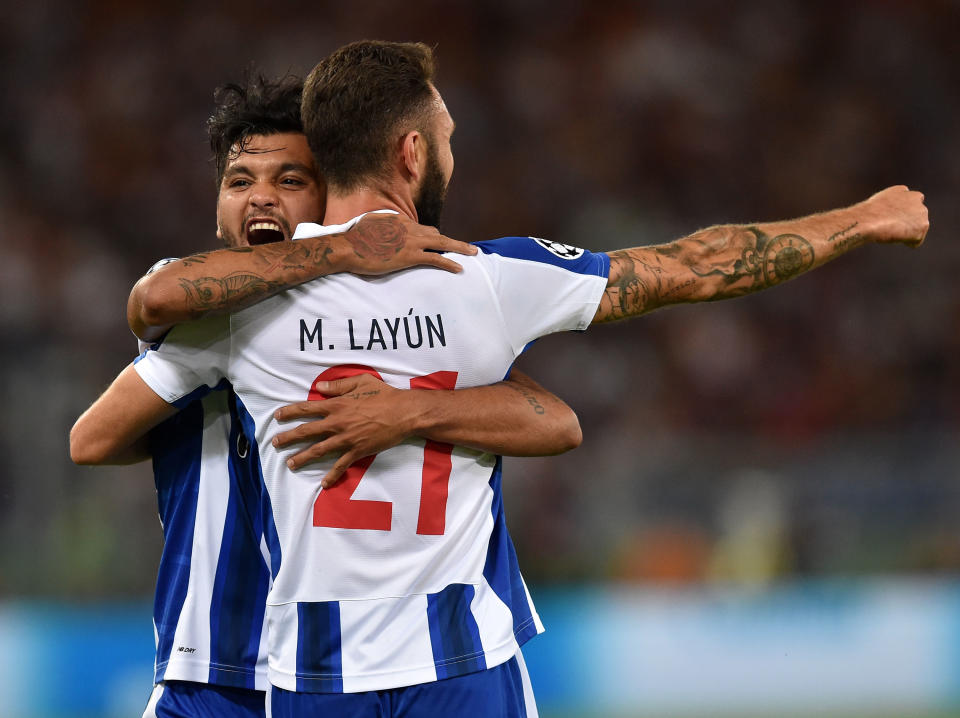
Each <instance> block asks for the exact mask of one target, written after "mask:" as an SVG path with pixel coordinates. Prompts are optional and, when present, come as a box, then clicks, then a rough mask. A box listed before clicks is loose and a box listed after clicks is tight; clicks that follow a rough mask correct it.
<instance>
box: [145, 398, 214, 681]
mask: <svg viewBox="0 0 960 718" xmlns="http://www.w3.org/2000/svg"><path fill="white" fill-rule="evenodd" d="M149 439H150V450H151V453H152V454H153V476H154V482H155V484H156V486H157V504H158V507H159V511H160V522H161V523H162V524H163V534H164V546H163V554H162V555H161V557H160V569H159V571H158V573H157V593H156V596H155V598H154V603H153V620H154V623H155V624H156V627H157V657H156V665H155V676H154V682H157V683H158V682H160V681H161V680H163V672H164V668H165V667H166V665H167V662H168V661H169V660H170V652H171V650H172V648H173V637H174V633H175V631H176V630H177V621H178V620H179V618H180V611H181V609H182V608H183V603H184V600H185V598H186V595H187V585H188V583H189V581H190V563H191V557H192V551H193V531H194V526H195V524H196V516H197V497H198V495H199V491H200V455H201V448H202V441H203V406H202V405H201V404H200V402H196V403H195V404H191V405H190V406H188V407H186V408H185V409H184V410H183V411H181V412H179V413H178V414H176V415H174V416H172V417H171V418H169V419H167V420H166V421H164V422H163V423H161V424H159V425H158V426H156V427H155V428H154V429H153V430H152V431H151V432H150V435H149Z"/></svg>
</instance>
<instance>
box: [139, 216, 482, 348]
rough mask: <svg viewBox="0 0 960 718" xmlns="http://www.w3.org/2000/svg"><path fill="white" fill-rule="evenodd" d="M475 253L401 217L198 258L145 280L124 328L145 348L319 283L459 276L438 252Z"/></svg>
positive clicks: (368, 220)
mask: <svg viewBox="0 0 960 718" xmlns="http://www.w3.org/2000/svg"><path fill="white" fill-rule="evenodd" d="M476 251H477V250H476V248H475V247H473V246H471V245H469V244H466V243H465V242H460V241H457V240H454V239H450V238H449V237H444V236H443V235H441V234H440V233H439V232H437V230H436V229H434V228H432V227H423V226H421V225H419V224H416V223H415V222H413V221H411V220H409V219H407V218H406V217H401V216H399V215H388V214H371V215H368V216H367V217H364V218H363V219H362V220H360V222H358V223H357V224H356V225H355V226H354V227H352V228H351V229H350V230H349V231H347V232H343V233H340V234H332V235H326V236H323V237H312V238H307V239H301V240H297V241H287V242H275V243H273V244H261V245H258V246H256V247H232V248H229V249H218V250H215V251H212V252H201V253H200V254H195V255H192V256H190V257H186V258H185V259H181V260H178V261H176V262H171V263H170V264H167V265H164V266H163V267H161V268H160V269H158V270H157V271H155V272H152V273H150V274H148V275H146V276H144V277H142V278H141V279H140V281H138V282H137V283H136V284H135V285H134V287H133V290H132V291H131V292H130V297H129V299H128V301H127V323H128V324H129V325H130V329H131V330H132V331H133V333H134V334H135V335H136V336H138V337H139V338H140V339H143V340H144V341H155V340H157V339H159V338H160V337H162V336H163V335H164V334H165V333H166V332H167V330H169V329H170V327H171V326H173V325H174V324H180V323H181V322H187V321H191V320H194V319H199V318H201V317H204V316H207V315H208V314H227V313H230V312H235V311H238V310H240V309H244V308H246V307H249V306H252V305H253V304H256V303H257V302H260V301H262V300H264V299H266V298H267V297H271V296H273V295H274V294H277V293H278V292H282V291H284V290H285V289H290V288H291V287H295V286H297V285H299V284H302V283H303V282H307V281H309V280H311V279H316V278H317V277H323V276H326V275H328V274H336V273H338V272H353V273H354V274H365V275H379V274H387V273H389V272H394V271H397V270H399V269H405V268H407V267H412V266H416V265H425V266H431V267H437V268H439V269H443V270H446V271H448V272H459V271H460V265H459V264H457V263H456V262H454V261H453V260H451V259H449V258H447V257H444V256H442V255H441V254H439V252H456V253H458V254H476Z"/></svg>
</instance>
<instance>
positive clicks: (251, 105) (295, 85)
mask: <svg viewBox="0 0 960 718" xmlns="http://www.w3.org/2000/svg"><path fill="white" fill-rule="evenodd" d="M248 77H249V79H248V80H247V81H246V82H245V83H244V84H237V83H233V82H231V83H228V84H226V85H221V86H220V87H218V88H217V89H216V90H214V93H213V99H214V102H215V103H216V107H215V109H214V112H213V115H211V116H210V119H208V120H207V134H208V135H209V137H210V149H211V150H212V151H213V159H214V162H215V163H216V166H217V187H219V186H220V183H221V182H222V181H223V173H224V172H225V171H226V169H227V162H229V161H230V160H231V159H232V158H233V157H236V155H237V154H238V152H237V150H239V152H243V150H244V148H245V147H246V146H247V144H248V143H249V142H250V140H251V139H252V138H253V137H254V136H255V135H276V134H280V133H282V132H303V123H302V122H301V120H300V97H301V95H302V94H303V80H302V79H300V78H299V77H296V76H295V75H286V76H284V77H281V78H279V79H277V80H270V79H268V78H266V77H264V76H263V75H261V74H258V73H257V74H255V73H253V72H250V73H249V75H248ZM235 148H236V149H235Z"/></svg>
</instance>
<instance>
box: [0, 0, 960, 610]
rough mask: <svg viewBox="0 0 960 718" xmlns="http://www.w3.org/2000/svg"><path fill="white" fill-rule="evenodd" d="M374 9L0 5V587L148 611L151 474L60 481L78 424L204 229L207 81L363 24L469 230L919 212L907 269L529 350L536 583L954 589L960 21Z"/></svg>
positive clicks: (835, 269) (655, 227) (286, 59)
mask: <svg viewBox="0 0 960 718" xmlns="http://www.w3.org/2000/svg"><path fill="white" fill-rule="evenodd" d="M363 5H364V8H363V9H362V11H361V10H360V9H358V8H357V7H355V4H348V3H341V4H332V3H310V4H302V3H289V4H283V5H281V6H277V5H269V4H268V5H264V4H263V3H255V2H251V1H250V0H240V1H238V2H234V3H231V4H230V5H229V6H226V5H224V6H222V7H213V6H211V7H207V6H204V5H200V6H193V5H187V4H183V5H181V4H179V3H143V4H141V3H136V2H134V3H114V2H86V3H71V2H67V1H66V0H51V1H50V2H46V3H14V4H6V5H4V6H3V8H2V9H0V25H2V26H3V27H4V28H5V30H4V41H3V42H2V43H0V65H2V67H3V68H4V71H3V73H2V74H0V92H2V100H3V109H2V111H0V362H2V372H0V397H2V406H3V411H2V412H0V451H2V456H3V457H4V465H3V467H2V468H0V545H2V547H3V548H2V550H0V597H4V596H34V595H44V596H51V597H75V598H83V599H87V598H99V597H105V596H118V595H120V596H124V595H126V596H141V595H146V594H148V593H149V592H150V591H151V589H152V584H153V581H154V577H155V570H156V564H157V559H158V556H159V545H160V528H159V525H158V522H157V520H156V506H155V495H154V492H153V486H152V480H151V474H150V470H149V467H148V466H147V465H142V466H138V467H123V468H116V469H88V468H79V467H75V466H73V465H72V464H71V463H70V461H69V457H68V451H67V434H68V432H69V428H70V426H71V424H72V422H73V420H74V419H75V418H76V416H77V415H79V413H80V412H81V411H83V409H84V408H86V406H88V405H89V404H90V402H91V401H92V400H93V399H94V398H96V396H97V395H98V393H99V392H100V391H102V390H103V388H105V386H106V384H107V383H108V382H109V380H110V379H111V378H112V377H113V376H114V375H115V374H116V373H117V372H118V371H119V370H120V369H121V368H122V367H123V366H124V365H125V364H126V363H127V362H128V361H129V360H130V359H131V358H132V356H133V355H134V353H135V348H136V347H135V343H134V340H133V338H132V336H131V335H130V333H129V331H128V330H127V328H126V324H125V320H124V310H125V302H126V296H127V292H128V291H129V288H130V286H131V285H132V284H133V282H134V281H135V280H136V279H137V277H138V276H140V274H142V272H143V271H144V270H145V269H146V268H147V267H149V266H150V265H151V264H152V263H153V262H154V261H155V260H157V259H159V258H161V257H167V256H183V255H185V254H188V253H192V252H195V251H199V250H201V249H208V248H211V247H213V246H215V245H216V239H215V236H214V230H215V223H214V202H215V192H216V188H215V186H214V171H213V166H212V164H211V162H210V160H209V150H208V148H207V145H206V138H205V134H204V123H205V120H206V117H207V116H208V115H209V113H210V111H211V109H212V93H213V88H214V87H215V86H216V85H218V84H221V83H223V82H225V81H231V80H238V79H240V78H241V77H242V73H243V71H244V69H245V68H246V67H248V66H249V65H250V63H251V62H255V63H256V64H257V65H258V66H259V67H261V68H262V69H264V70H265V71H266V72H267V73H269V74H273V75H279V74H283V73H286V72H294V73H297V74H304V73H305V72H307V71H309V69H310V68H311V67H312V66H313V64H314V63H315V62H316V61H317V60H318V59H319V58H320V57H322V56H323V55H325V54H327V53H329V52H330V51H332V50H333V49H335V48H336V47H338V46H339V45H341V44H343V43H346V42H349V41H351V40H354V39H360V38H364V37H377V38H384V39H397V40H423V41H425V42H427V43H428V44H430V45H432V46H434V47H435V48H436V54H437V59H438V63H439V76H438V79H437V83H438V87H439V89H440V91H441V93H442V94H443V95H444V98H445V99H446V102H447V105H448V107H449V108H450V111H451V113H452V115H453V117H454V119H455V120H456V122H457V131H456V134H455V136H454V154H455V157H456V162H457V168H456V171H455V173H454V177H453V182H452V184H451V187H450V193H449V196H448V203H447V212H446V215H445V222H444V225H443V230H444V231H445V232H446V233H447V234H450V235H451V236H455V237H457V238H459V239H465V240H479V239H486V238H490V237H495V236H502V235H516V234H521V235H525V234H533V235H536V236H541V237H547V238H550V239H553V240H557V241H561V242H567V243H569V244H573V245H577V246H583V247H587V248H589V249H592V250H604V249H614V248H619V247H628V246H635V245H638V244H653V243H659V242H665V241H669V240H671V239H674V238H677V237H680V236H683V235H685V234H689V233H691V232H693V231H695V230H696V229H699V228H701V227H703V226H706V225H709V224H715V223H721V222H745V221H761V220H773V219H782V218H788V217H792V216H799V215H803V214H808V213H811V212H813V211H817V210H823V209H829V208H833V207H837V206H841V205H846V204H851V203H853V202H856V201H859V200H861V199H863V198H865V197H867V196H868V195H870V194H871V193H872V192H874V191H876V190H879V189H881V188H883V187H885V186H887V185H889V184H900V183H905V184H909V185H910V186H911V187H915V188H917V189H920V190H921V191H924V192H925V193H926V195H927V198H928V205H929V206H930V212H931V231H930V235H929V239H928V242H927V244H926V245H925V246H924V247H923V248H922V249H920V250H917V251H910V250H908V249H906V248H903V247H869V248H865V249H861V250H858V251H856V252H854V253H853V254H852V255H850V256H848V257H844V258H842V259H841V260H839V261H837V262H836V263H834V264H831V265H829V266H827V267H824V268H822V269H820V270H818V271H817V272H815V273H814V274H812V275H810V276H807V277H804V278H802V279H800V280H797V281H796V282H793V283H790V284H788V285H786V286H783V287H779V288H776V289H774V290H772V291H770V292H766V293H763V294H760V295H756V296H752V297H748V298H743V299H738V300H736V301H733V302H725V303H720V304H707V305H699V306H693V307H680V308H673V309H667V310H664V311H661V312H657V313H654V314H652V315H650V316H649V317H645V318H642V319H636V320H632V321H629V322H626V323H622V324H619V325H613V326H604V327H597V328H593V329H591V330H590V331H589V332H587V333H586V334H583V335H565V336H559V337H550V338H547V339H544V340H541V341H540V342H538V343H537V344H536V345H535V346H534V347H533V348H531V349H530V350H529V351H528V353H527V355H526V356H524V357H522V358H521V359H520V361H519V363H518V366H520V367H521V368H523V369H524V370H526V371H527V372H529V373H530V374H532V375H533V376H534V377H535V378H537V379H538V380H540V381H541V382H542V383H543V384H545V385H546V386H547V387H548V388H549V389H551V390H552V391H554V392H556V393H558V394H559V395H560V396H562V397H563V398H564V399H565V400H567V401H568V403H570V405H571V406H573V408H574V409H575V410H576V411H577V413H578V415H579V417H580V420H581V424H582V426H583V430H584V436H585V439H584V443H583V446H582V447H581V448H579V449H577V450H576V451H574V452H573V453H570V454H567V455H564V456H561V457H553V458H546V459H522V460H520V459H517V460H508V461H507V469H506V478H505V482H504V484H505V487H506V489H505V490H506V492H507V499H506V501H507V503H506V509H507V515H508V521H509V525H510V527H511V532H512V534H513V536H514V540H515V542H516V543H517V547H518V552H519V554H520V560H521V565H522V566H523V567H524V568H525V573H526V576H527V579H528V582H530V583H531V584H534V585H536V584H537V583H545V582H566V581H601V580H623V581H648V582H657V581H669V582H683V583H688V582H690V583H698V582H702V581H743V582H748V583H751V584H756V585H764V584H766V583H768V582H770V581H776V580H784V579H790V578H794V577H798V576H830V577H832V576H850V575H871V574H877V573H891V572H912V573H943V572H956V571H960V529H958V519H960V452H958V444H957V439H958V433H960V431H958V430H960V363H958V362H957V361H956V356H957V354H958V349H960V331H958V329H960V286H958V282H957V280H956V270H957V268H960V244H958V242H957V238H956V235H957V233H958V229H960V207H958V203H957V202H956V196H957V193H958V190H960V121H958V120H960V62H958V61H957V51H956V44H955V38H954V33H953V31H952V28H953V27H955V25H956V21H957V19H958V15H960V7H958V6H957V5H956V3H952V2H949V1H948V0H940V1H937V0H921V1H915V2H909V3H907V2H898V1H895V0H886V1H881V0H873V1H870V2H866V1H864V2H856V3H853V2H851V3H839V4H837V3H827V2H812V3H811V2H800V0H775V1H774V2H764V3H757V2H748V1H747V0H737V1H734V2H729V1H725V2H720V1H719V0H718V1H711V0H699V1H698V2H695V3H692V4H689V3H680V4H677V3H668V2H632V1H627V0H613V1H612V2H601V3H596V2H588V1H587V0H494V1H492V2H482V3H477V2H468V1H467V0H455V1H452V2H451V1H449V0H448V1H446V2H440V1H439V0H436V1H433V2H420V3H412V4H407V3H391V2H386V1H385V0H377V1H374V2H370V3H363Z"/></svg>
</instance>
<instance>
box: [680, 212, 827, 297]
mask: <svg viewBox="0 0 960 718" xmlns="http://www.w3.org/2000/svg"><path fill="white" fill-rule="evenodd" d="M706 231H707V232H712V233H714V234H718V233H719V234H720V236H719V237H716V236H715V237H713V238H711V240H710V241H709V243H710V244H712V245H717V244H720V245H721V246H723V245H726V246H725V249H726V250H727V251H719V252H713V253H711V254H709V255H708V256H706V257H704V258H703V259H700V260H699V261H694V262H691V263H690V265H689V266H690V271H692V272H693V273H694V274H696V275H697V276H698V277H709V276H711V275H713V276H719V277H722V278H723V283H724V284H725V285H726V286H722V287H721V288H720V289H719V291H718V292H717V293H716V295H715V296H707V297H704V299H706V300H711V299H725V298H726V297H728V296H730V295H729V294H728V293H727V292H726V291H725V290H726V289H727V288H728V287H729V288H731V289H733V288H734V287H736V289H735V290H734V291H737V292H738V293H739V294H745V293H747V292H752V291H756V290H758V289H764V288H766V287H771V286H773V285H774V284H779V283H780V282H783V281H786V280H787V279H790V278H791V277H795V276H796V275H798V274H801V273H802V272H805V271H807V270H808V269H810V268H811V267H812V266H813V263H814V259H815V257H814V251H813V245H811V244H810V242H808V241H807V240H806V239H804V238H803V237H801V236H800V235H799V234H781V235H778V236H776V237H773V238H771V237H769V236H768V235H766V234H765V233H764V232H762V231H760V230H759V229H758V228H756V227H746V228H743V229H740V228H736V229H735V231H733V232H731V231H729V230H728V229H727V228H723V227H720V228H716V229H714V230H706ZM694 236H696V235H694Z"/></svg>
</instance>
